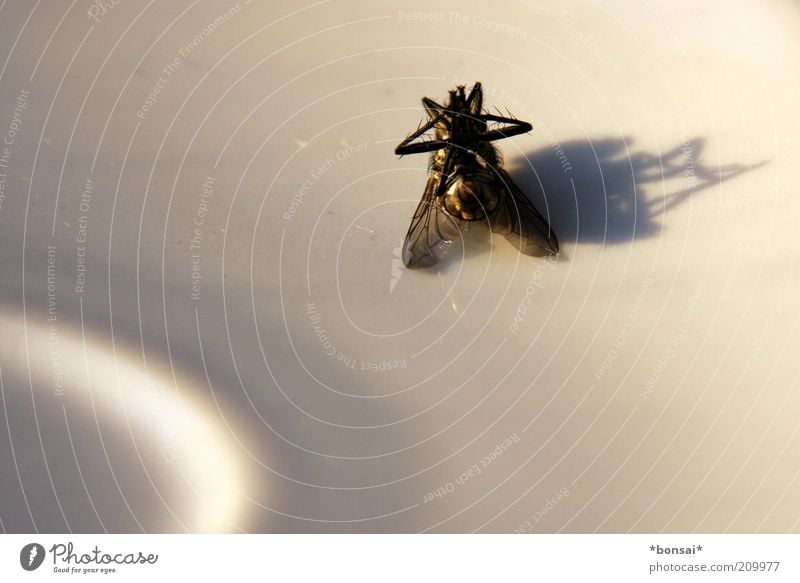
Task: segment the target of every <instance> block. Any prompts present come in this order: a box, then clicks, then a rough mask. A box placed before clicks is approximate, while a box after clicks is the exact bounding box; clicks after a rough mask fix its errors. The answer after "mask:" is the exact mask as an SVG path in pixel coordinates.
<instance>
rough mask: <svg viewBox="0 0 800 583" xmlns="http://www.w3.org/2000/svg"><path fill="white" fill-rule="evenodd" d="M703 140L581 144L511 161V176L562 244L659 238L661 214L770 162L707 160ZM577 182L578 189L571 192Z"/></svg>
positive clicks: (622, 241) (623, 241)
mask: <svg viewBox="0 0 800 583" xmlns="http://www.w3.org/2000/svg"><path fill="white" fill-rule="evenodd" d="M704 147H705V140H704V139H702V138H695V139H693V140H691V141H689V142H688V143H686V144H681V145H678V146H676V147H675V148H673V149H671V150H669V151H668V152H665V153H662V154H660V155H659V154H657V153H650V152H642V151H637V149H636V147H635V145H634V144H633V140H632V139H630V138H614V139H599V140H576V141H572V142H567V143H564V144H562V145H561V150H563V153H561V154H560V155H557V153H556V152H557V151H556V150H554V149H553V148H552V147H549V146H548V147H545V148H541V149H537V150H536V151H534V152H532V153H531V154H529V155H528V156H524V157H519V158H517V159H513V160H511V161H510V162H511V164H510V165H509V168H510V171H509V173H510V174H511V176H512V178H513V179H514V181H515V182H516V183H517V184H518V185H519V186H520V187H521V188H522V190H523V191H524V192H525V193H527V195H528V196H529V197H530V199H531V200H532V201H533V202H534V204H535V205H536V207H537V208H538V209H539V211H540V212H541V213H542V214H543V215H544V216H545V217H547V218H548V220H549V221H550V224H551V225H552V227H553V230H554V231H555V233H556V235H557V236H558V238H559V240H560V241H562V242H563V243H569V242H578V243H582V242H587V243H603V242H605V243H606V244H616V243H625V242H627V241H631V240H632V239H638V238H640V237H649V236H652V235H654V234H657V233H658V232H659V231H660V230H661V229H662V228H668V225H662V221H661V217H662V215H663V213H664V212H665V211H667V210H669V209H670V208H672V207H675V206H677V205H679V204H681V203H683V202H684V201H686V200H687V199H688V198H689V197H690V196H692V194H696V193H699V192H701V191H703V190H705V189H707V188H709V187H711V186H714V185H715V184H718V183H721V182H723V181H726V180H730V179H732V178H735V177H737V176H739V175H740V174H742V173H744V172H747V171H749V170H752V169H755V168H758V167H760V166H762V165H763V164H765V162H763V161H762V162H758V163H755V164H751V165H745V164H728V165H724V166H720V167H714V166H708V165H706V164H705V163H704V160H703V158H704V156H703V148H704ZM573 184H574V190H573Z"/></svg>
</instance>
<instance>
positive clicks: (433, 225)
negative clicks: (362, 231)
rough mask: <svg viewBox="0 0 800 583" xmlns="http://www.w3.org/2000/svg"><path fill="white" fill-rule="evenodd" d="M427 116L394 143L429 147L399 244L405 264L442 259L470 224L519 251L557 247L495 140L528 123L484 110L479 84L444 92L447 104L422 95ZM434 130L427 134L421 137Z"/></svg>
mask: <svg viewBox="0 0 800 583" xmlns="http://www.w3.org/2000/svg"><path fill="white" fill-rule="evenodd" d="M422 104H423V105H424V106H425V110H426V111H427V113H428V117H429V119H428V121H427V123H425V124H424V125H422V126H420V128H419V129H417V131H415V132H414V133H413V134H411V135H410V136H408V137H407V138H406V139H405V140H403V141H402V142H401V143H400V145H398V146H397V148H395V153H396V154H399V155H401V156H402V155H404V154H422V153H425V152H432V153H433V155H432V156H431V161H430V176H429V177H428V184H427V185H426V186H425V193H424V194H423V195H422V201H421V202H420V203H419V206H418V207H417V210H416V212H415V213H414V218H413V219H412V220H411V227H409V229H408V234H407V235H406V240H405V243H404V244H403V263H405V265H406V267H429V266H431V265H434V264H435V263H436V262H438V261H439V260H440V259H441V258H442V257H444V255H445V253H446V252H447V250H448V248H449V247H450V245H451V244H452V242H453V240H455V239H456V238H457V237H459V235H460V233H461V232H462V231H463V230H464V229H465V228H466V227H467V226H468V225H469V224H470V223H472V222H480V223H481V224H484V225H486V226H487V227H488V228H489V229H491V230H492V232H494V233H498V234H501V235H504V236H505V237H506V238H507V239H508V240H509V241H511V243H512V244H513V245H514V246H515V247H517V248H518V249H519V250H520V251H521V252H522V253H525V254H526V255H545V254H548V253H557V252H558V241H557V240H556V235H555V233H553V231H552V229H550V225H549V224H548V223H547V221H546V220H545V218H544V217H543V216H542V215H541V214H540V213H539V211H537V210H536V208H535V207H534V206H533V203H531V202H530V201H529V200H528V198H527V197H526V196H525V194H524V193H523V192H522V191H521V190H520V189H519V187H518V186H517V185H516V184H514V182H513V181H512V180H511V178H510V177H509V175H508V173H507V172H506V171H505V170H503V164H502V161H501V158H500V154H499V152H498V151H497V149H496V148H495V147H494V146H493V145H492V144H491V142H493V141H495V140H502V139H503V138H510V137H511V136H515V135H517V134H522V133H525V132H529V131H531V129H532V127H531V124H529V123H527V122H524V121H520V120H517V119H513V118H511V117H502V116H498V115H492V114H490V113H484V112H483V111H482V107H483V91H482V90H481V84H480V83H475V85H474V86H473V87H472V90H471V91H470V92H469V95H465V93H464V86H463V85H459V86H458V87H456V88H455V89H452V90H450V101H449V102H448V103H447V106H443V105H439V104H438V103H436V102H435V101H434V100H432V99H430V98H428V97H423V98H422ZM430 130H434V135H433V137H430V136H426V134H427V133H428V132H429V131H430Z"/></svg>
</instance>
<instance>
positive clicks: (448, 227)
mask: <svg viewBox="0 0 800 583" xmlns="http://www.w3.org/2000/svg"><path fill="white" fill-rule="evenodd" d="M439 181H440V178H439V174H437V173H434V174H431V176H430V177H429V178H428V183H427V185H426V186H425V193H424V194H423V195H422V200H421V201H420V203H419V205H418V206H417V210H416V212H415V213H414V218H412V219H411V226H410V227H409V228H408V234H406V240H405V243H403V263H404V264H405V266H406V267H412V268H413V267H430V266H431V265H435V264H436V263H438V262H439V261H440V260H441V259H442V258H443V257H444V256H445V255H446V254H447V251H448V250H449V249H450V246H451V245H452V243H453V241H454V240H455V239H456V238H457V237H458V236H459V235H460V233H461V230H460V229H459V227H458V224H457V223H456V220H455V219H454V218H453V217H451V216H450V215H448V214H447V213H446V212H444V211H443V210H442V209H440V208H439V207H437V206H436V192H437V190H438V188H439Z"/></svg>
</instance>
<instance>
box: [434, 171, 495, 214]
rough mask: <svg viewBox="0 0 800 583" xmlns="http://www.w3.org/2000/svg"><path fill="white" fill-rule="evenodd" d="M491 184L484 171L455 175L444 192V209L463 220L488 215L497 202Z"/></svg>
mask: <svg viewBox="0 0 800 583" xmlns="http://www.w3.org/2000/svg"><path fill="white" fill-rule="evenodd" d="M492 185H493V181H492V179H491V176H490V175H488V174H485V173H470V174H459V175H457V176H456V177H455V178H454V179H453V180H452V182H451V183H450V184H449V185H448V188H447V191H446V192H445V195H444V208H445V210H446V211H447V212H448V213H449V214H450V215H452V216H454V217H456V218H458V219H461V220H463V221H477V220H480V219H482V218H484V217H486V216H487V215H490V214H491V213H492V212H494V210H495V209H496V208H497V205H498V203H499V199H498V196H497V191H496V189H494V188H492Z"/></svg>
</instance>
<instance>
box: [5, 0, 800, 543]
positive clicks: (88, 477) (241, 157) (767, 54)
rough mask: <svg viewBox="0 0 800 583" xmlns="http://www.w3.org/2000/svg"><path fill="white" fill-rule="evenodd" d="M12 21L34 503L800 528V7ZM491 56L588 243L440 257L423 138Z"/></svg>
mask: <svg viewBox="0 0 800 583" xmlns="http://www.w3.org/2000/svg"><path fill="white" fill-rule="evenodd" d="M87 10H91V11H92V13H91V16H93V18H92V17H91V16H90V14H88V13H87ZM215 21H216V22H215ZM0 30H1V31H2V34H0V57H2V58H0V62H3V63H5V64H4V65H3V66H2V69H0V79H1V82H0V105H2V109H0V139H3V138H5V137H8V136H9V132H11V131H12V130H13V132H14V135H13V136H12V139H11V142H12V143H11V144H7V146H6V147H7V148H8V153H6V154H5V156H6V158H7V164H6V166H7V168H0V172H3V173H4V174H5V176H4V177H3V178H4V182H3V183H0V184H2V186H3V189H2V190H0V194H1V195H2V198H1V199H0V202H2V204H1V205H0V227H1V228H0V243H1V247H0V249H1V251H0V262H1V263H0V273H2V291H1V296H0V298H1V299H2V304H3V308H4V310H3V314H4V322H7V324H4V325H3V326H2V328H0V337H2V343H0V346H1V347H2V350H0V366H1V367H2V371H1V372H2V381H3V403H4V411H5V415H3V416H2V417H0V424H2V425H3V428H2V430H1V431H0V463H1V464H2V468H3V471H2V477H0V483H1V484H2V488H3V495H2V502H0V519H1V520H2V527H3V528H4V529H5V530H7V531H15V532H19V531H30V530H34V529H39V530H46V531H59V532H60V531H66V530H74V531H97V530H103V529H108V530H111V531H138V530H140V529H141V530H147V531H182V530H192V531H194V530H231V531H238V530H245V531H262V532H269V531H281V532H284V531H303V532H317V531H319V532H332V531H335V532H339V531H348V532H349V531H356V532H364V531H367V532H371V531H400V532H406V531H421V530H426V531H428V530H429V531H450V532H453V531H455V532H462V531H473V530H483V531H503V532H505V531H514V530H520V531H538V532H556V531H567V532H586V531H594V530H598V531H606V532H625V531H629V530H632V531H648V532H650V531H675V532H681V531H693V530H698V531H704V532H721V531H743V532H752V531H770V532H785V531H796V530H798V525H799V524H800V523H798V516H800V506H798V501H800V495H799V494H800V483H798V472H799V471H800V470H799V469H798V468H800V465H798V463H800V448H798V444H799V443H800V438H798V435H797V423H796V420H797V411H798V406H800V402H799V401H798V396H797V395H798V393H797V390H796V389H797V387H796V380H797V376H798V370H799V369H798V365H797V361H796V358H795V357H794V355H795V354H796V352H797V350H796V349H797V346H798V338H799V337H798V332H797V317H798V315H797V312H796V310H794V309H793V301H792V300H793V298H796V297H797V296H798V277H797V270H798V267H799V266H798V258H799V257H800V245H799V243H800V240H798V236H797V234H796V233H797V231H796V223H797V220H798V218H800V198H798V196H797V192H796V187H795V184H796V174H797V172H796V167H797V166H796V159H797V155H798V147H797V145H796V143H795V142H796V139H797V132H796V128H797V123H798V121H799V120H798V114H797V106H796V104H797V98H798V76H797V71H798V56H797V55H798V54H800V52H798V48H800V47H799V46H798V45H799V44H800V34H798V33H800V6H798V5H797V4H796V3H792V2H779V1H772V2H756V1H752V2H751V1H741V2H737V3H736V5H735V6H731V5H730V3H723V2H706V3H702V5H697V4H696V3H692V2H673V3H669V5H663V4H662V3H658V4H656V3H642V2H630V1H624V2H623V1H618V2H611V3H608V2H604V3H602V5H601V4H599V3H598V4H593V3H589V2H569V3H566V4H565V3H563V2H522V1H512V2H504V3H495V5H492V6H491V12H489V8H488V7H487V5H486V4H483V3H479V2H458V3H455V2H449V3H448V2H445V3H440V4H439V5H436V6H431V4H430V3H429V2H421V1H420V2H397V3H395V2H392V3H376V4H374V5H369V6H365V5H363V3H357V2H348V1H336V2H325V1H322V2H317V3H313V4H311V3H309V4H305V5H301V4H297V3H292V2H282V1H281V2H278V1H276V2H255V1H254V2H252V3H249V4H248V3H244V2H240V3H239V4H235V5H234V4H231V5H224V6H223V5H220V4H218V3H211V2H180V3H161V4H156V3H151V4H148V5H144V4H141V5H140V4H139V3H126V2H120V3H118V4H117V5H115V6H114V7H113V8H110V9H108V10H107V11H106V13H105V14H103V13H101V12H99V11H97V10H95V9H92V8H91V5H89V6H79V5H78V4H73V5H72V6H71V7H67V6H66V5H65V6H58V7H54V6H52V5H47V6H45V5H44V4H41V5H36V6H35V7H33V6H32V5H30V3H28V2H21V1H9V2H6V3H4V4H3V5H2V7H1V8H0ZM6 57H7V60H6ZM476 80H480V81H481V82H482V83H483V84H484V88H485V103H486V105H487V106H488V107H491V108H493V107H497V108H499V109H501V110H502V111H505V110H506V109H508V110H509V111H510V112H511V113H512V114H514V115H516V116H518V117H520V118H521V119H525V120H528V121H530V122H531V123H533V125H534V131H533V132H532V133H530V134H528V135H524V136H519V137H516V138H513V139H509V140H504V141H502V142H499V144H498V145H499V146H500V148H501V149H502V150H503V152H504V155H505V160H506V167H507V168H508V169H509V170H510V171H511V173H512V175H513V176H514V178H515V179H516V180H517V181H518V183H519V184H520V185H521V186H522V187H523V188H524V189H525V190H526V191H527V192H529V193H530V195H531V198H532V199H533V200H534V201H536V203H537V205H538V206H539V208H540V210H542V211H543V212H548V213H549V215H550V217H551V220H552V224H553V227H554V229H555V231H556V233H557V234H558V237H559V240H560V242H561V246H562V253H561V255H560V257H559V261H558V262H557V263H555V264H553V263H549V262H548V261H546V260H542V259H537V258H529V257H520V256H519V254H518V253H517V252H516V251H515V250H514V249H513V248H511V246H510V245H508V244H507V243H506V242H505V241H502V240H488V239H482V238H481V237H480V236H479V233H470V237H469V238H468V239H467V240H466V242H465V244H464V245H461V244H458V245H456V246H455V247H454V249H453V250H452V252H451V256H450V257H449V258H448V259H447V260H446V261H445V262H444V263H443V264H442V265H441V266H439V267H437V268H435V269H430V270H419V271H408V270H405V269H403V268H402V266H401V265H400V263H399V260H398V248H399V245H400V244H401V242H402V239H403V236H404V235H405V231H406V229H407V228H408V223H409V220H410V217H411V214H412V213H413V210H414V208H415V206H416V203H417V201H418V200H419V196H420V195H421V193H422V188H423V186H424V183H425V173H426V163H427V161H426V159H425V157H424V156H408V157H404V158H402V159H397V157H395V156H394V154H393V151H392V150H393V148H394V145H395V144H396V143H397V142H399V141H400V140H401V139H402V138H403V137H404V136H405V135H406V134H407V133H409V132H410V131H412V130H413V129H414V128H416V127H417V124H418V123H419V121H420V120H421V119H422V117H423V113H422V111H421V107H420V104H419V99H420V98H421V97H422V96H423V95H428V96H430V97H432V98H434V99H440V98H444V97H445V95H446V91H447V89H449V88H450V87H452V86H453V85H454V84H455V83H457V82H462V83H466V84H470V85H471V84H472V83H473V82H474V81H476ZM26 92H27V93H26ZM148 95H150V96H149V97H148ZM20 96H22V97H21V98H20ZM23 104H24V108H23ZM15 107H16V113H15ZM562 150H563V152H562ZM1 153H2V151H0V154H1ZM82 203H83V206H82ZM48 246H52V248H50V247H48ZM84 252H85V255H84ZM49 260H52V263H51V264H48V261H49ZM48 265H51V271H50V272H48ZM84 268H85V271H84ZM197 273H199V274H200V276H201V277H200V278H197V277H196V274H197ZM48 277H52V278H54V279H53V280H52V281H48ZM84 277H85V281H84V279H83V278H84ZM198 279H199V282H198V281H195V280H198ZM49 284H52V286H53V287H52V289H51V288H49V287H48V286H49ZM193 286H195V287H194V288H193ZM51 302H53V303H51ZM23 315H24V318H25V319H24V320H23V319H22V317H23ZM48 316H53V317H54V318H55V319H54V320H50V321H48ZM51 325H55V326H56V330H55V332H51V331H50V329H49V328H48V327H49V326H51ZM53 334H54V336H53ZM84 334H85V335H86V338H87V339H88V340H86V342H87V344H86V348H85V349H84V348H83V347H84V344H83V342H84V340H85V338H84ZM51 338H55V340H51ZM54 355H55V356H54ZM81 358H82V359H84V360H85V362H75V359H81ZM114 363H116V364H114ZM112 369H113V370H115V371H117V374H111V370H112ZM119 371H126V372H124V374H122V375H120V374H119ZM59 374H61V375H62V378H61V380H60V381H59V379H57V378H56V377H57V376H58V375H59ZM137 375H142V376H141V377H140V378H138V379H137V378H136V377H137ZM144 375H147V376H144ZM145 378H149V379H151V380H150V381H148V382H144V380H142V379H145ZM87 379H88V381H87ZM92 380H94V383H95V384H94V385H93V384H92ZM150 382H152V385H150ZM97 383H100V384H101V385H102V386H97ZM137 386H138V387H139V389H138V393H140V395H139V396H137V388H136V387H137ZM152 387H158V389H157V390H158V391H161V392H159V393H158V394H163V395H165V397H164V398H165V399H167V401H166V402H167V403H169V405H162V404H160V403H159V402H158V401H157V400H156V401H155V402H154V397H153V395H154V393H153V390H151V389H152ZM59 389H62V390H61V391H60V392H59ZM162 392H163V393H162ZM91 394H94V395H96V396H97V399H99V400H102V399H106V398H108V399H111V398H112V397H111V395H117V396H119V395H123V396H124V401H125V403H127V407H128V408H126V409H122V410H120V409H119V408H116V409H115V407H112V406H111V405H109V406H108V407H99V408H96V409H93V408H92V407H91V400H87V395H91ZM113 398H117V397H113ZM181 402H183V403H184V405H185V407H186V408H185V409H181V408H180V407H178V405H177V404H178V403H181ZM159 411H160V412H161V413H159ZM159 415H163V419H162V421H161V422H159V421H158V416H159ZM152 416H155V420H153V419H152V418H151V417H152ZM187 416H188V417H187ZM68 427H69V430H70V432H68V431H67V428H68ZM165 432H166V434H167V435H171V436H173V437H174V439H176V440H179V441H180V449H181V455H180V456H177V457H175V456H173V455H172V453H171V452H170V449H169V448H170V445H171V442H170V440H169V439H165V437H164V435H165ZM70 434H71V436H72V440H73V442H72V443H70ZM76 436H79V438H78V439H76ZM211 442H215V445H211ZM104 443H106V444H108V443H113V446H107V447H105V449H106V452H107V455H106V454H104V446H103V444H104ZM12 445H13V449H12ZM498 452H499V453H498ZM23 462H24V463H23ZM203 464H205V466H204V465H203ZM435 492H439V493H440V494H441V493H444V495H440V496H434V495H433V493H435ZM23 493H24V494H23ZM126 502H127V503H126Z"/></svg>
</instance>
